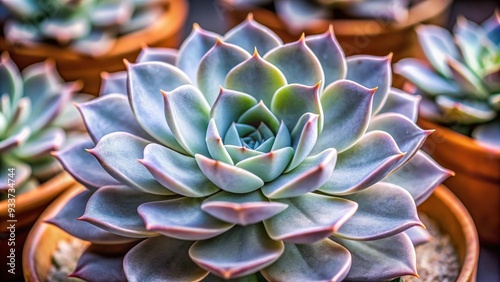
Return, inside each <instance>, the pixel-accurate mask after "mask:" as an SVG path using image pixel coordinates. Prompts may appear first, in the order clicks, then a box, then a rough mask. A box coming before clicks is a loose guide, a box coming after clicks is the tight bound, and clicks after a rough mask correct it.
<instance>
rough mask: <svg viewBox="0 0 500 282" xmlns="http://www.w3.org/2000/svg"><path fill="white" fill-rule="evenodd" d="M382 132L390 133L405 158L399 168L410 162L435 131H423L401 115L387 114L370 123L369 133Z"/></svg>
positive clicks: (400, 162)
mask: <svg viewBox="0 0 500 282" xmlns="http://www.w3.org/2000/svg"><path fill="white" fill-rule="evenodd" d="M374 130H381V131H385V132H387V133H389V134H390V135H391V136H392V138H394V141H396V144H397V145H398V148H399V150H400V151H401V152H404V153H405V156H404V157H403V158H402V159H401V160H400V161H399V164H398V166H402V165H404V164H405V163H406V162H408V161H409V160H410V159H411V158H412V157H413V156H414V155H415V154H416V153H417V151H418V149H420V147H422V145H423V143H424V141H425V139H426V138H427V136H429V135H430V134H431V133H432V132H434V131H433V130H422V129H421V128H420V127H418V126H417V125H416V124H415V123H414V122H413V121H412V120H410V119H408V118H407V117H405V116H403V115H400V114H393V113H387V114H383V115H379V116H376V117H374V118H373V119H372V121H371V122H370V126H368V130H367V131H374Z"/></svg>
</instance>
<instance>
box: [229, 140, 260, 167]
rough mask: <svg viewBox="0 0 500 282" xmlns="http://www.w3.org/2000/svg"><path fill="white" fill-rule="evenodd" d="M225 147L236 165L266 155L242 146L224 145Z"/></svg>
mask: <svg viewBox="0 0 500 282" xmlns="http://www.w3.org/2000/svg"><path fill="white" fill-rule="evenodd" d="M226 143H227V142H226ZM224 147H225V148H226V150H227V152H228V153H229V155H230V156H231V159H232V160H233V162H234V163H239V162H241V161H243V160H246V159H248V158H252V157H256V156H261V155H263V154H264V153H263V152H259V151H256V150H252V149H248V148H247V147H244V146H241V145H240V146H235V145H224Z"/></svg>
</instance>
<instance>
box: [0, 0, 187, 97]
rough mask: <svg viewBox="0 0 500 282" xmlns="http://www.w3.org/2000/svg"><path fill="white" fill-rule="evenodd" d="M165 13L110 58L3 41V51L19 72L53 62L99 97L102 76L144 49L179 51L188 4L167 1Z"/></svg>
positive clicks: (124, 40) (125, 40)
mask: <svg viewBox="0 0 500 282" xmlns="http://www.w3.org/2000/svg"><path fill="white" fill-rule="evenodd" d="M166 7H167V8H166V9H165V12H164V13H163V14H162V15H161V16H160V19H158V20H157V21H156V22H155V23H154V24H152V25H151V26H149V27H147V28H145V29H142V30H139V31H136V32H132V33H129V34H126V35H123V36H121V37H120V38H118V40H117V42H116V44H115V46H114V47H113V49H111V50H110V51H109V52H108V53H107V54H105V55H103V56H99V57H90V56H87V55H83V54H80V53H77V52H75V51H73V50H71V49H68V48H63V47H59V46H56V45H48V44H43V45H40V46H37V47H36V48H29V47H23V46H15V47H14V46H12V45H11V44H9V43H8V42H6V41H5V40H4V39H3V38H0V49H2V50H7V51H8V52H9V53H10V56H11V58H12V59H13V60H14V62H15V63H16V64H17V65H18V67H19V68H21V69H22V68H24V67H26V66H28V65H31V64H33V63H36V62H40V61H43V60H46V59H47V58H51V59H53V60H55V62H56V66H57V70H58V71H59V73H60V74H61V76H62V77H63V78H64V79H65V80H66V81H75V80H81V81H83V83H84V87H83V92H86V93H90V94H93V95H97V94H98V92H99V87H100V83H101V76H100V74H101V72H103V71H106V72H116V71H120V70H124V69H125V65H124V64H123V59H127V60H129V61H131V62H133V61H135V58H136V57H137V55H138V54H139V52H140V51H141V48H142V47H143V46H145V45H147V46H154V47H177V46H178V45H179V41H180V39H181V38H180V36H181V32H182V26H183V24H184V21H185V19H186V17H187V11H188V4H187V1H186V0H172V1H168V4H167V6H166Z"/></svg>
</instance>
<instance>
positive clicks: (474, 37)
mask: <svg viewBox="0 0 500 282" xmlns="http://www.w3.org/2000/svg"><path fill="white" fill-rule="evenodd" d="M453 33H454V35H455V42H456V44H457V45H458V47H460V52H461V54H462V56H463V59H464V61H465V62H466V63H467V65H468V66H469V67H470V68H471V69H472V70H473V71H474V72H476V73H480V71H481V68H482V66H481V65H480V60H478V58H479V57H480V56H481V51H482V49H483V44H482V43H483V42H482V38H484V36H486V34H485V31H484V29H483V28H481V26H480V25H478V24H476V23H474V22H471V21H468V20H467V19H466V18H465V17H463V16H459V17H457V24H456V25H455V27H454V29H453Z"/></svg>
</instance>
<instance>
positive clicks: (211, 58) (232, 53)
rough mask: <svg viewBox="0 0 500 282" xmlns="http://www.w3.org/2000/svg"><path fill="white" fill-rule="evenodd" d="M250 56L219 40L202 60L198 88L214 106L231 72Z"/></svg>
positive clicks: (198, 74) (236, 47)
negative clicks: (221, 87)
mask: <svg viewBox="0 0 500 282" xmlns="http://www.w3.org/2000/svg"><path fill="white" fill-rule="evenodd" d="M249 57H250V55H249V54H248V53H247V52H246V51H245V50H243V49H241V48H240V47H238V46H236V45H232V44H228V43H224V42H222V41H220V40H218V41H217V42H216V43H215V45H214V47H212V49H210V50H209V51H208V52H207V54H206V55H205V56H204V57H203V58H202V59H201V61H200V65H199V67H198V73H197V80H196V81H197V82H198V88H199V89H200V90H201V92H203V95H205V98H206V99H207V101H208V103H209V104H210V105H212V104H213V103H214V101H215V99H216V98H217V94H218V93H219V88H220V86H221V85H223V84H224V82H225V81H226V76H227V74H228V73H229V71H230V70H231V69H232V68H234V67H235V66H236V65H238V64H239V63H241V62H243V61H245V60H246V59H248V58H249Z"/></svg>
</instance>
